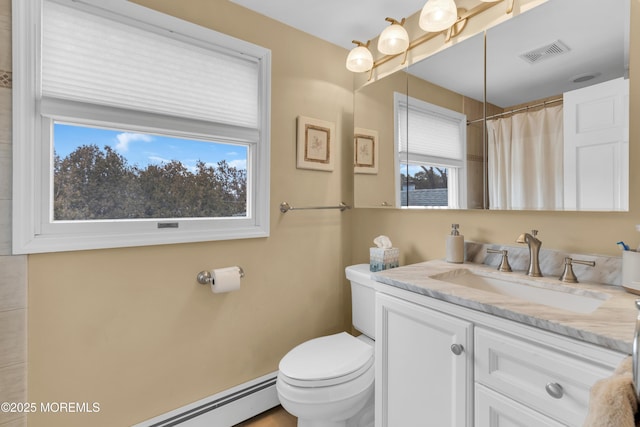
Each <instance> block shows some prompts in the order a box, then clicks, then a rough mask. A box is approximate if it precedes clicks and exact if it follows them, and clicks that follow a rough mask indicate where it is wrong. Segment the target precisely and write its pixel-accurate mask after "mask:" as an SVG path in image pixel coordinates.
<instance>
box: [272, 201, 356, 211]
mask: <svg viewBox="0 0 640 427" xmlns="http://www.w3.org/2000/svg"><path fill="white" fill-rule="evenodd" d="M306 209H340V212H344V211H345V209H351V206H349V205H347V204H345V203H344V202H340V204H339V205H338V206H309V207H304V208H294V207H293V206H291V205H290V204H289V203H287V202H282V203H280V212H282V213H287V212H289V211H298V210H306Z"/></svg>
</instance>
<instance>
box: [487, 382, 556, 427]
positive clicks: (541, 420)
mask: <svg viewBox="0 0 640 427" xmlns="http://www.w3.org/2000/svg"><path fill="white" fill-rule="evenodd" d="M475 403H476V411H475V419H476V423H475V425H476V426H477V427H563V426H564V424H560V423H559V422H557V421H554V420H552V419H551V418H549V417H545V416H544V415H542V414H540V413H539V412H536V411H533V410H531V409H529V408H527V407H526V406H523V405H520V404H519V403H516V402H514V401H513V400H511V399H508V398H506V397H504V396H503V395H501V394H498V393H496V392H495V391H492V390H491V389H488V388H486V387H483V386H482V385H480V384H476V399H475Z"/></svg>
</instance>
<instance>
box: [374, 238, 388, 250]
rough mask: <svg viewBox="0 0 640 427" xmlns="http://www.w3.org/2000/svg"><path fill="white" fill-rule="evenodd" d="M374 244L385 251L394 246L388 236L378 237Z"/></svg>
mask: <svg viewBox="0 0 640 427" xmlns="http://www.w3.org/2000/svg"><path fill="white" fill-rule="evenodd" d="M373 243H375V245H376V246H377V247H379V248H383V249H390V248H391V246H392V244H391V239H389V238H388V237H387V236H378V237H376V238H375V239H373Z"/></svg>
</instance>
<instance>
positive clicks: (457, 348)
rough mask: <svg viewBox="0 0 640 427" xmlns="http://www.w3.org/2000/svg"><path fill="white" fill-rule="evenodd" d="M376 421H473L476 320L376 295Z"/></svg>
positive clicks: (457, 424) (379, 424) (395, 425)
mask: <svg viewBox="0 0 640 427" xmlns="http://www.w3.org/2000/svg"><path fill="white" fill-rule="evenodd" d="M376 321H377V323H376V427H383V426H384V427H399V426H402V427H412V426H415V427H417V426H434V427H435V426H437V427H444V426H451V427H470V426H471V425H472V424H471V423H472V419H471V417H470V415H471V413H470V412H469V411H468V410H467V408H468V407H469V405H470V403H471V394H472V390H473V376H472V375H471V371H472V369H473V366H472V364H473V353H472V351H471V350H472V348H473V337H472V324H471V323H470V322H468V321H465V320H461V319H459V318H456V317H453V316H449V315H446V314H444V313H441V312H439V311H436V310H431V309H429V308H426V307H423V306H420V305H417V304H414V303H411V302H407V301H404V300H402V299H399V298H396V297H392V296H388V295H382V294H378V296H377V297H376Z"/></svg>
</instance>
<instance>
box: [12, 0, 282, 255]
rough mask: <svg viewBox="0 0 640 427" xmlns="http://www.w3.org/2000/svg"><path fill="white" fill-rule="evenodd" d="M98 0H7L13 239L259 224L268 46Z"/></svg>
mask: <svg viewBox="0 0 640 427" xmlns="http://www.w3.org/2000/svg"><path fill="white" fill-rule="evenodd" d="M107 4H108V8H107V7H106V6H105V5H104V2H101V1H99V0H85V1H83V2H76V1H72V0H25V1H20V2H14V11H13V13H14V15H15V17H16V22H17V23H18V25H17V26H16V28H15V29H14V50H15V51H16V52H20V54H19V55H18V56H17V61H15V63H14V76H15V78H14V109H13V111H14V225H13V229H14V236H13V244H14V253H34V252H52V251H64V250H78V249H94V248H107V247H121V246H139V245H150V244H166V243H180V242H193V241H205V240H223V239H236V238H251V237H265V236H268V234H269V214H268V207H269V169H268V168H269V105H270V101H269V96H270V52H269V51H268V50H267V49H264V48H261V47H258V46H255V45H252V44H249V43H246V42H243V41H239V40H236V39H233V38H231V37H228V36H225V35H222V34H219V33H216V32H214V31H211V30H208V29H205V28H203V27H199V26H196V25H193V24H189V23H187V22H184V21H181V20H178V19H175V18H172V17H169V16H166V15H163V14H160V13H157V12H154V11H152V10H150V9H146V8H144V7H141V6H139V5H135V4H132V3H130V2H128V1H125V0H114V1H111V2H109V3H107ZM107 9H108V10H107ZM40 23H42V24H41V25H40ZM34 29H35V30H34ZM38 53H39V54H38Z"/></svg>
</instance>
